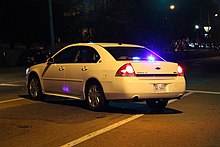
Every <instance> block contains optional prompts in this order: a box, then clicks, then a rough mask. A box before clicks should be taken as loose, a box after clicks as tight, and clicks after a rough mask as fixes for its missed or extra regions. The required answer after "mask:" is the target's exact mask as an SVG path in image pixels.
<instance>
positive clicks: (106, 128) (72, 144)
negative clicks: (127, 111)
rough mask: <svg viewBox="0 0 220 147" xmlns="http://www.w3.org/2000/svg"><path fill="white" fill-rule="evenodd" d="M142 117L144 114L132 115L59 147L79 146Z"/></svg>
mask: <svg viewBox="0 0 220 147" xmlns="http://www.w3.org/2000/svg"><path fill="white" fill-rule="evenodd" d="M143 115H144V114H137V115H133V116H131V117H129V118H126V119H124V120H122V121H119V122H117V123H114V124H113V125H110V126H107V127H105V128H103V129H100V130H97V131H95V132H92V133H89V134H87V135H85V136H82V137H80V138H78V139H76V140H73V141H71V142H69V143H67V144H65V145H62V146H61V147H71V146H74V145H77V144H79V143H81V142H84V141H86V140H88V139H91V138H93V137H95V136H98V135H100V134H103V133H105V132H108V131H110V130H112V129H115V128H117V127H119V126H121V125H124V124H126V123H128V122H130V121H132V120H135V119H137V118H139V117H141V116H143Z"/></svg>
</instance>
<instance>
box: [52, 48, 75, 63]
mask: <svg viewBox="0 0 220 147" xmlns="http://www.w3.org/2000/svg"><path fill="white" fill-rule="evenodd" d="M78 50H79V48H78V47H69V48H66V49H64V50H62V51H61V52H59V53H58V54H57V55H56V56H55V57H54V62H55V63H73V62H74V59H75V56H76V54H77V52H78Z"/></svg>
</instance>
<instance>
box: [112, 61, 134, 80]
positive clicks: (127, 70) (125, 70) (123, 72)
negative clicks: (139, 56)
mask: <svg viewBox="0 0 220 147" xmlns="http://www.w3.org/2000/svg"><path fill="white" fill-rule="evenodd" d="M115 76H129V77H131V76H135V71H134V68H133V67H132V65H131V64H130V63H127V64H124V65H123V66H122V67H120V68H119V69H118V71H117V72H116V74H115Z"/></svg>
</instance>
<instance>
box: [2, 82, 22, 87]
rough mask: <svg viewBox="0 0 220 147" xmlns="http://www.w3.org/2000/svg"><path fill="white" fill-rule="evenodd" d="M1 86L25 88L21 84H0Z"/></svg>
mask: <svg viewBox="0 0 220 147" xmlns="http://www.w3.org/2000/svg"><path fill="white" fill-rule="evenodd" d="M0 86H9V87H19V86H24V85H21V84H10V83H0Z"/></svg>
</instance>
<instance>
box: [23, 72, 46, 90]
mask: <svg viewBox="0 0 220 147" xmlns="http://www.w3.org/2000/svg"><path fill="white" fill-rule="evenodd" d="M34 76H36V77H37V78H38V79H39V81H40V86H41V89H42V92H44V90H43V87H42V81H41V79H40V76H39V75H38V74H37V72H35V71H32V72H30V73H29V75H28V80H27V86H28V84H29V82H30V79H31V77H34Z"/></svg>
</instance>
